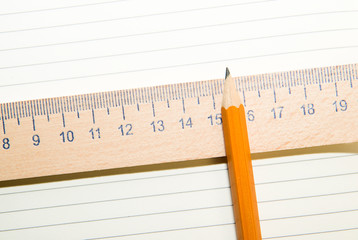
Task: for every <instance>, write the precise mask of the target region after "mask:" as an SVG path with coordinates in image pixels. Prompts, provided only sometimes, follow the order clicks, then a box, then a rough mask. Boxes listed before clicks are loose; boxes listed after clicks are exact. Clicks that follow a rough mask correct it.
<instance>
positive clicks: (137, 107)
mask: <svg viewBox="0 0 358 240" xmlns="http://www.w3.org/2000/svg"><path fill="white" fill-rule="evenodd" d="M357 68H358V64H350V65H343V66H334V67H324V68H315V69H305V70H297V71H290V72H280V73H271V74H261V75H255V76H246V77H239V78H236V84H237V88H238V89H239V91H241V94H242V98H243V100H244V104H245V108H246V114H247V124H248V131H249V138H250V145H251V151H252V152H253V153H257V152H264V151H274V150H283V149H292V148H302V147H310V146H318V145H326V144H336V143H348V142H354V141H358V87H357V86H356V85H357V84H358V81H357ZM222 87H223V80H222V79H219V80H211V81H202V82H195V83H183V84H174V85H166V86H157V87H148V88H139V89H131V90H121V91H112V92H101V93H94V94H85V95H76V96H68V97H60V98H49V99H40V100H32V101H22V102H12V103H5V104H1V105H0V110H1V122H0V126H1V128H2V129H1V128H0V130H1V133H0V162H1V164H0V180H2V181H4V180H13V179H22V178H31V177H39V176H48V175H57V174H66V173H75V172H84V171H94V170H103V169H112V168H121V167H129V166H138V165H146V164H156V163H164V162H175V161H184V160H191V159H203V158H211V157H221V156H224V155H225V151H224V144H223V136H222V129H221V114H220V109H221V98H222Z"/></svg>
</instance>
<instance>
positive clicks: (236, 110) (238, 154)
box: [221, 68, 262, 240]
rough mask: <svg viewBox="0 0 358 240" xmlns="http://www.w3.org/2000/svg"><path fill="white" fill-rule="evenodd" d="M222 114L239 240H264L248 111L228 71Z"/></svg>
mask: <svg viewBox="0 0 358 240" xmlns="http://www.w3.org/2000/svg"><path fill="white" fill-rule="evenodd" d="M221 114H222V120H223V131H224V140H225V150H226V155H227V161H228V168H229V178H230V185H231V197H232V201H233V208H234V217H235V226H236V235H237V239H240V240H242V239H244V240H248V239H250V240H251V239H252V240H253V239H255V240H256V239H262V238H261V230H260V221H259V214H258V208H257V200H256V192H255V183H254V175H253V170H252V163H251V155H250V146H249V138H248V134H247V127H246V119H245V110H244V106H243V104H242V101H241V99H240V96H239V93H238V92H237V90H236V87H235V82H234V80H233V78H232V77H231V75H230V72H229V70H228V69H227V68H226V76H225V84H224V94H223V101H222V108H221Z"/></svg>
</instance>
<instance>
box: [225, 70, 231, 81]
mask: <svg viewBox="0 0 358 240" xmlns="http://www.w3.org/2000/svg"><path fill="white" fill-rule="evenodd" d="M229 75H230V71H229V68H228V67H226V73H225V79H226V78H227V77H228V76H229Z"/></svg>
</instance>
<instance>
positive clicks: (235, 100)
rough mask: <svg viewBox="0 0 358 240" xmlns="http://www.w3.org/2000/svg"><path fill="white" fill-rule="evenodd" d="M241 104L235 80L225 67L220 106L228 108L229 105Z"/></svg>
mask: <svg viewBox="0 0 358 240" xmlns="http://www.w3.org/2000/svg"><path fill="white" fill-rule="evenodd" d="M241 104H242V101H241V99H240V96H239V93H238V91H237V90H236V87H235V81H234V79H233V78H232V77H231V74H230V71H229V69H228V68H226V73H225V83H224V93H223V101H222V106H223V107H224V108H226V109H228V108H229V107H231V106H236V107H239V106H240V105H241Z"/></svg>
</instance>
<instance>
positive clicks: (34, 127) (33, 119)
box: [30, 103, 36, 131]
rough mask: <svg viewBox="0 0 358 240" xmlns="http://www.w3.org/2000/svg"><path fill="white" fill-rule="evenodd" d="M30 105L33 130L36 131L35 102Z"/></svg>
mask: <svg viewBox="0 0 358 240" xmlns="http://www.w3.org/2000/svg"><path fill="white" fill-rule="evenodd" d="M30 106H31V118H32V130H33V131H36V126H35V118H34V111H33V104H31V103H30Z"/></svg>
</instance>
